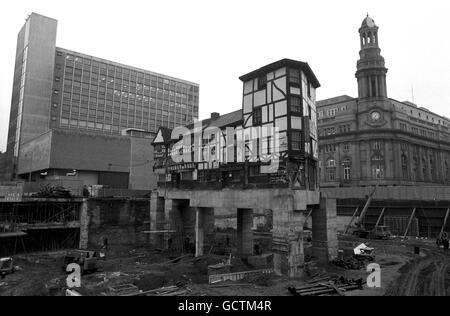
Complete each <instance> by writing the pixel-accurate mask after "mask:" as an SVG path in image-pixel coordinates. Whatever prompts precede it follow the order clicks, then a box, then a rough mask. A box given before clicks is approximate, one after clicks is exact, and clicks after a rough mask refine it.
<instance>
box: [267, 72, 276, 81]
mask: <svg viewBox="0 0 450 316" xmlns="http://www.w3.org/2000/svg"><path fill="white" fill-rule="evenodd" d="M274 78H275V73H274V72H269V73H268V74H267V81H269V80H273V79H274Z"/></svg>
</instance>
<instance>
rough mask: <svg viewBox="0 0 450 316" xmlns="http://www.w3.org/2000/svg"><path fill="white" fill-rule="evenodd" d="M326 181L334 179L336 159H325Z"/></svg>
mask: <svg viewBox="0 0 450 316" xmlns="http://www.w3.org/2000/svg"><path fill="white" fill-rule="evenodd" d="M327 181H336V161H335V160H334V159H328V161H327Z"/></svg>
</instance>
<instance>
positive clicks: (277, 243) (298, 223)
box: [273, 197, 305, 278]
mask: <svg viewBox="0 0 450 316" xmlns="http://www.w3.org/2000/svg"><path fill="white" fill-rule="evenodd" d="M304 223H305V216H304V215H303V211H302V210H298V211H297V210H293V201H290V199H289V198H286V197H283V198H281V199H280V203H279V208H278V209H275V210H273V251H274V259H273V260H274V271H275V274H277V275H287V276H289V277H291V278H294V277H299V276H301V272H302V266H303V264H304V262H305V254H304V248H303V226H304Z"/></svg>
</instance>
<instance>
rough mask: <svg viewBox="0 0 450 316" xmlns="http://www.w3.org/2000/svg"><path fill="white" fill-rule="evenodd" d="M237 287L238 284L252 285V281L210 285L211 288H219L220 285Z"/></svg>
mask: <svg viewBox="0 0 450 316" xmlns="http://www.w3.org/2000/svg"><path fill="white" fill-rule="evenodd" d="M234 286H236V287H238V286H254V284H252V283H229V284H218V285H210V287H211V288H221V287H234Z"/></svg>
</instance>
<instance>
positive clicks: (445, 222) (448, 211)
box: [439, 208, 450, 238]
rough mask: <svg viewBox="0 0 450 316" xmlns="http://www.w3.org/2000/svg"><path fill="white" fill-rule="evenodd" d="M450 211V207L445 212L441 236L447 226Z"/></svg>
mask: <svg viewBox="0 0 450 316" xmlns="http://www.w3.org/2000/svg"><path fill="white" fill-rule="evenodd" d="M449 213H450V208H448V209H447V213H445V218H444V223H443V224H442V228H441V232H440V233H439V238H441V237H442V234H443V233H444V229H445V226H446V225H447V220H448V215H449Z"/></svg>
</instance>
